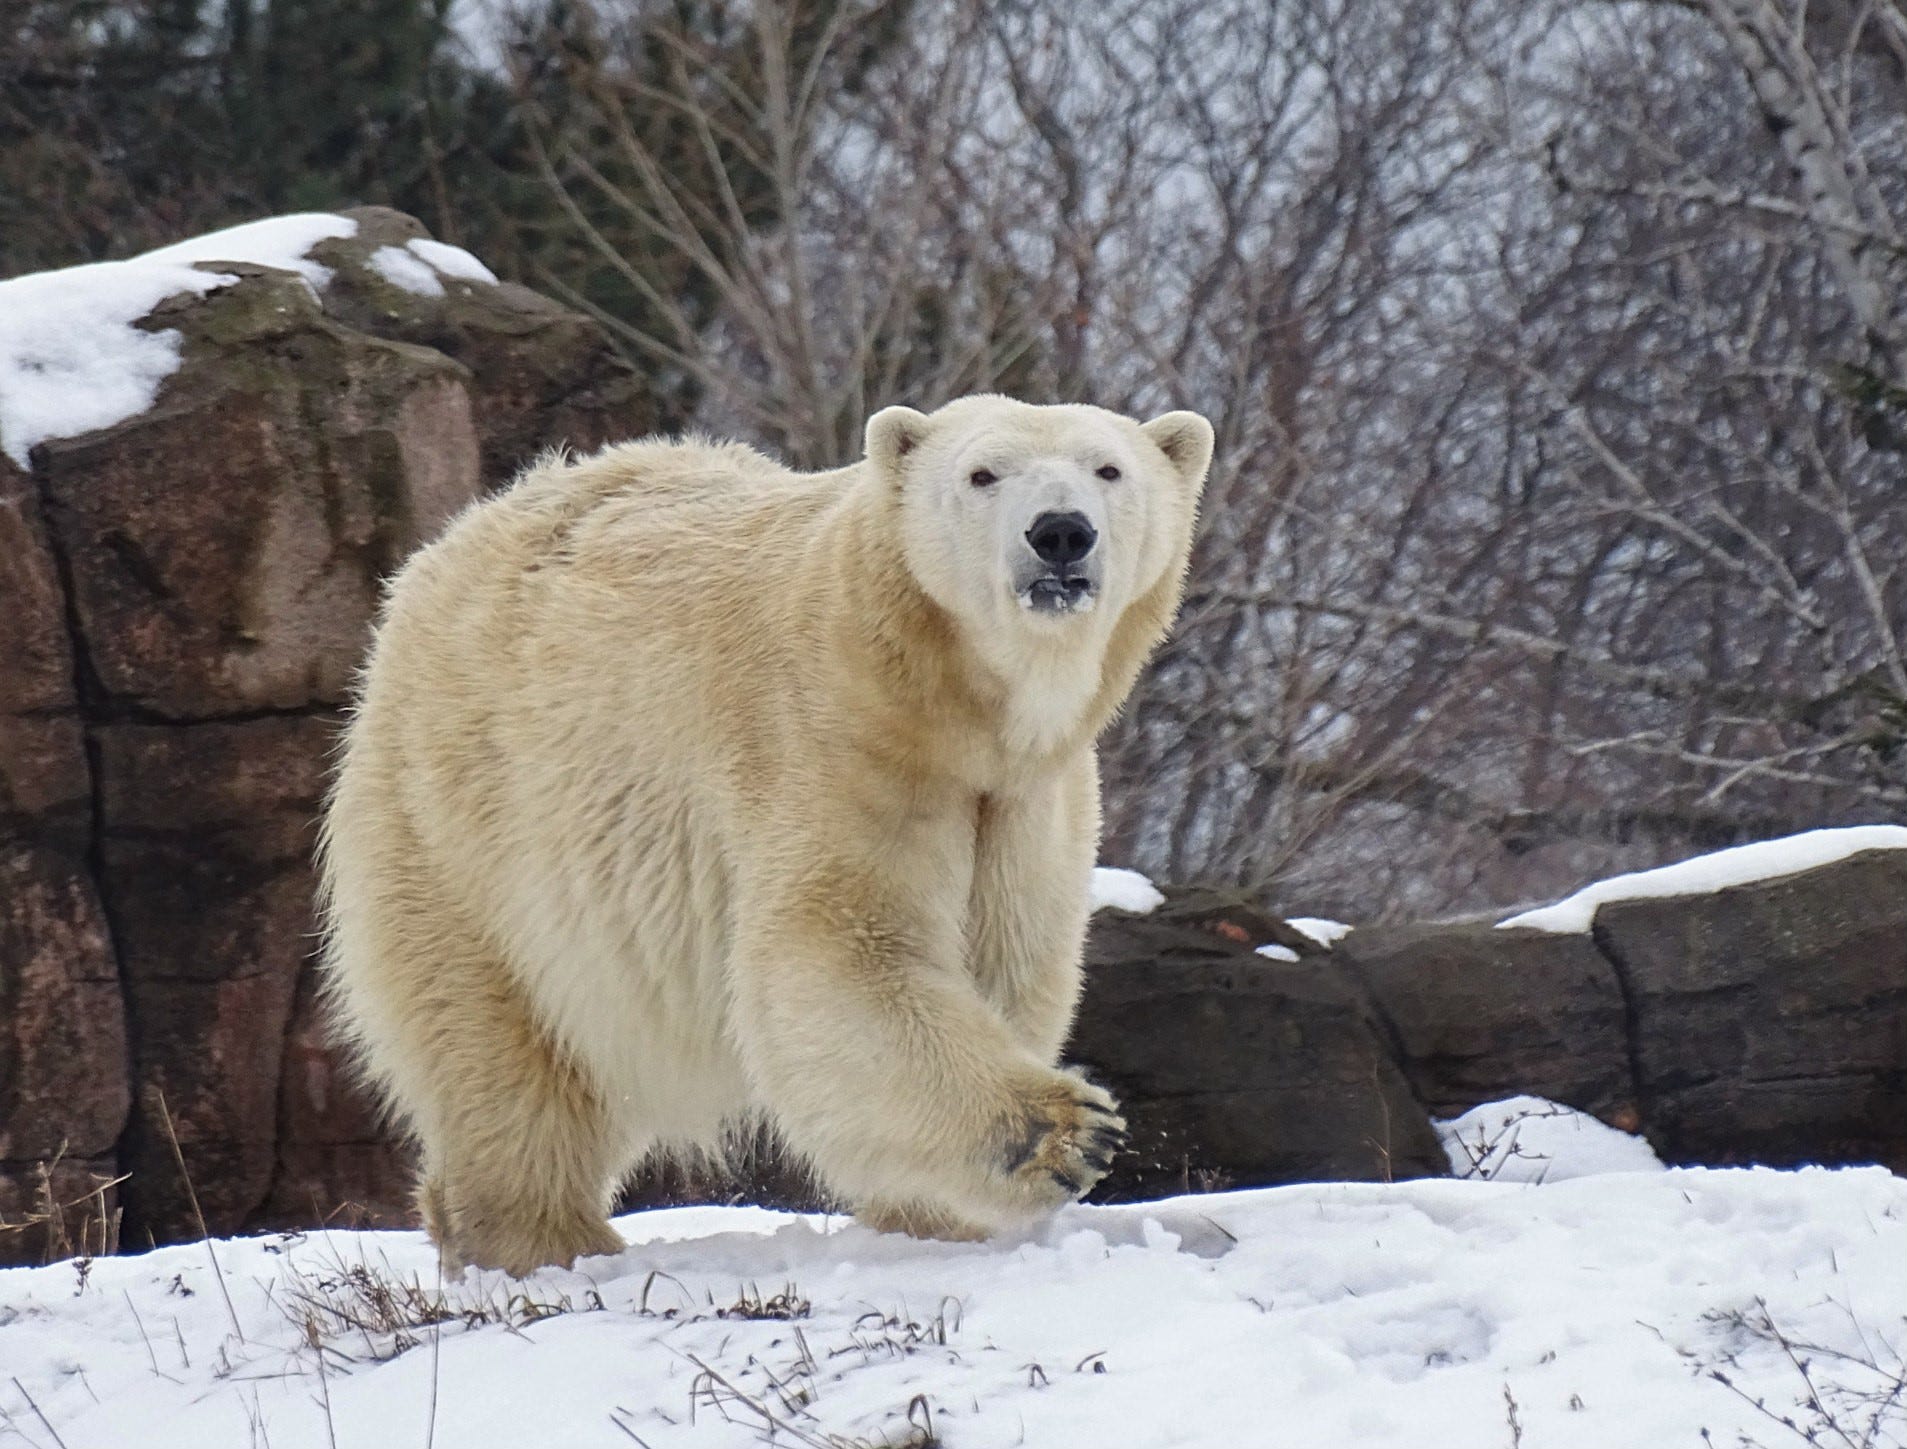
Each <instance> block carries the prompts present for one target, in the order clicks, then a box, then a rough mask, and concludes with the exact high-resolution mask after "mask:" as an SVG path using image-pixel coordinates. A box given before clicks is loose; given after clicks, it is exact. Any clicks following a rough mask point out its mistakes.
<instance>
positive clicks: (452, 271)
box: [369, 237, 497, 297]
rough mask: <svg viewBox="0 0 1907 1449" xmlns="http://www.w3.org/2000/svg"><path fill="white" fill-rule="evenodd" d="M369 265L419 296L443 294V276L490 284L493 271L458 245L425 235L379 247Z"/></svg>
mask: <svg viewBox="0 0 1907 1449" xmlns="http://www.w3.org/2000/svg"><path fill="white" fill-rule="evenodd" d="M369 261H370V266H371V269H372V270H373V271H375V272H376V273H377V274H378V275H379V276H381V277H383V278H384V280H385V281H387V282H390V283H392V284H393V285H395V286H399V287H402V288H403V289H404V290H405V291H407V292H415V293H416V294H417V295H418V296H420V297H441V296H443V295H444V284H443V280H442V279H443V278H444V277H455V278H457V279H458V280H460V281H465V282H490V283H494V282H495V281H496V279H497V274H496V273H495V272H493V271H491V270H490V269H489V268H488V267H486V266H485V265H484V264H483V263H482V262H480V261H478V260H477V259H476V258H475V257H473V256H471V255H470V253H469V252H467V251H465V250H464V249H463V248H462V247H453V246H447V245H446V244H445V243H443V242H440V241H432V240H431V239H430V238H428V237H416V238H413V239H412V240H411V241H409V242H407V243H405V244H404V245H403V246H401V247H379V248H378V249H377V250H376V251H374V252H372V253H371V255H370V259H369Z"/></svg>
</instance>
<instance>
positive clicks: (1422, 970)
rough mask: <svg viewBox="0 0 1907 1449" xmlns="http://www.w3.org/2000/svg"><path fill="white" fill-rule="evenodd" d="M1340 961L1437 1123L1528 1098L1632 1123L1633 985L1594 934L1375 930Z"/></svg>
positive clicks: (1479, 928) (1477, 928) (1469, 928)
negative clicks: (1623, 980) (1625, 993)
mask: <svg viewBox="0 0 1907 1449" xmlns="http://www.w3.org/2000/svg"><path fill="white" fill-rule="evenodd" d="M1331 959H1332V961H1333V963H1334V964H1335V965H1336V966H1337V967H1338V968H1340V969H1342V970H1344V971H1347V972H1349V973H1351V974H1352V975H1353V976H1354V977H1356V978H1357V979H1358V980H1359V981H1360V982H1362V983H1363V985H1364V986H1365V988H1366V989H1367V990H1368V991H1369V992H1370V994H1371V999H1372V1000H1373V1001H1374V1002H1375V1003H1376V1005H1377V1008H1378V1011H1379V1013H1380V1015H1381V1016H1382V1018H1383V1021H1384V1023H1385V1025H1386V1027H1387V1028H1388V1030H1389V1032H1390V1034H1391V1037H1392V1041H1393V1043H1394V1045H1395V1048H1396V1053H1397V1059H1398V1061H1399V1063H1400V1064H1401V1065H1402V1066H1403V1069H1404V1073H1405V1075H1406V1076H1408V1077H1409V1078H1410V1082H1411V1085H1412V1086H1413V1087H1414V1088H1415V1089H1416V1091H1417V1094H1418V1095H1419V1096H1420V1097H1421V1098H1422V1099H1423V1101H1424V1104H1425V1105H1426V1106H1428V1107H1429V1108H1430V1110H1431V1111H1432V1112H1433V1113H1435V1114H1436V1115H1438V1116H1440V1117H1454V1116H1456V1115H1457V1114H1458V1113H1460V1112H1463V1111H1466V1110H1468V1109H1469V1108H1471V1107H1474V1106H1476V1105H1477V1104H1478V1103H1479V1102H1487V1101H1491V1100H1492V1099H1494V1098H1500V1097H1504V1096H1509V1095H1513V1094H1514V1093H1517V1092H1530V1093H1534V1094H1536V1095H1537V1096H1541V1097H1548V1098H1549V1099H1550V1100H1551V1101H1555V1102H1564V1103H1567V1104H1568V1105H1569V1106H1572V1107H1577V1108H1580V1109H1582V1110H1583V1111H1587V1112H1593V1113H1595V1114H1596V1115H1597V1116H1599V1117H1602V1118H1604V1119H1605V1120H1615V1119H1617V1118H1619V1117H1621V1116H1622V1115H1623V1113H1624V1112H1625V1111H1627V1112H1630V1113H1633V1111H1634V1108H1635V1100H1636V1088H1635V1082H1634V1080H1633V1079H1632V1077H1631V1075H1630V1068H1629V1045H1628V1027H1627V1023H1626V1020H1625V1016H1624V1006H1623V997H1622V987H1621V984H1620V983H1619V982H1618V981H1617V979H1616V972H1615V969H1614V967H1612V966H1611V965H1610V963H1609V962H1608V961H1607V960H1606V959H1604V957H1603V955H1602V953H1601V952H1600V951H1598V950H1597V949H1596V944H1595V942H1594V941H1592V940H1591V939H1590V938H1589V937H1588V936H1561V935H1548V934H1545V933H1543V932H1541V931H1499V930H1496V929H1494V928H1493V927H1492V926H1490V925H1488V924H1472V925H1453V926H1398V927H1376V928H1365V929H1360V930H1356V931H1353V932H1352V933H1351V934H1350V935H1348V936H1346V937H1345V938H1344V939H1343V941H1342V942H1340V943H1339V944H1338V946H1337V948H1336V949H1335V950H1334V951H1333V953H1332V956H1331ZM1511 1084H1514V1085H1511Z"/></svg>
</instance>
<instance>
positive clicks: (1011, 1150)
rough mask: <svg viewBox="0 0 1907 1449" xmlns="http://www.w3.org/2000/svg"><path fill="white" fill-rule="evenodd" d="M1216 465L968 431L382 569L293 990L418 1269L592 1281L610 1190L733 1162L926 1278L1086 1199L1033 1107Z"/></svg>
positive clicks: (447, 546)
mask: <svg viewBox="0 0 1907 1449" xmlns="http://www.w3.org/2000/svg"><path fill="white" fill-rule="evenodd" d="M1211 449H1212V433H1211V428H1210V427H1209V425H1207V424H1206V422H1205V421H1204V419H1202V418H1200V417H1198V416H1197V415H1195V414H1192V413H1169V414H1167V415H1165V416H1164V417H1161V418H1158V419H1155V420H1154V421H1152V422H1150V423H1146V424H1143V425H1142V424H1139V423H1135V422H1133V421H1132V420H1130V419H1127V418H1123V417H1120V416H1118V415H1116V414H1113V413H1108V412H1103V411H1101V410H1099V409H1096V408H1088V407H1074V406H1067V407H1032V406H1028V405H1026V404H1022V403H1017V402H1013V401H1010V400H1008V399H1005V398H1000V397H978V398H967V399H963V400H961V401H959V402H956V403H952V404H949V405H948V406H946V407H945V408H942V409H940V410H939V411H938V412H935V413H933V414H931V415H923V414H921V413H918V412H914V411H912V410H910V409H906V408H889V409H887V410H885V411H884V412H882V413H880V414H878V415H876V416H875V417H874V418H873V419H872V420H871V421H870V423H869V424H868V429H867V456H866V458H865V460H864V461H862V462H860V463H857V464H855V465H853V466H851V467H848V468H844V469H840V470H837V471H834V472H828V473H818V474H798V473H794V472H791V471H789V470H788V469H786V468H784V467H782V466H781V465H779V464H777V463H775V462H774V461H772V460H770V459H768V458H766V457H764V456H762V455H761V454H759V453H757V452H755V451H753V450H751V449H749V448H746V447H742V446H739V445H732V444H730V445H721V444H711V443H703V442H680V443H669V442H641V443H632V444H626V445H622V446H618V447H612V448H609V449H607V450H605V451H603V452H601V453H598V454H596V455H595V456H593V457H589V458H585V459H581V460H579V461H573V462H572V461H565V460H560V459H557V460H549V461H546V462H544V463H543V464H541V465H539V466H537V467H535V468H533V469H531V470H530V471H529V472H527V473H526V474H525V475H524V476H523V477H522V478H521V479H519V480H518V481H517V482H516V483H515V484H514V485H513V486H512V487H511V488H509V489H508V490H507V491H505V492H503V493H501V494H499V495H497V496H496V497H494V498H492V499H490V500H488V501H486V502H484V503H482V504H479V505H478V506H476V507H474V508H472V509H471V510H470V511H468V512H467V513H465V514H464V515H463V516H462V517H461V518H460V519H459V520H457V522H456V523H455V524H453V525H452V526H451V528H450V529H449V530H448V532H447V533H446V534H445V535H444V536H443V537H442V538H441V539H439V540H438V541H437V542H436V543H434V544H432V545H431V546H430V547H428V548H426V549H424V550H423V551H422V552H420V553H419V554H418V555H416V557H414V558H413V559H412V560H411V561H410V563H409V564H408V565H407V566H406V567H405V568H404V570H403V571H402V573H401V574H399V575H398V577H397V578H396V579H395V581H394V582H393V584H392V586H391V589H390V593H389V597H388V601H387V604H386V608H385V611H384V615H383V619H382V621H381V624H380V626H379V629H378V632H377V640H376V645H375V648H374V650H373V653H372V656H371V659H370V662H369V664H368V666H367V669H366V673H365V677H364V681H363V686H362V690H361V696H360V700H359V703H358V708H357V711H356V714H355V716H354V718H353V720H352V722H351V724H350V726H349V729H348V733H347V736H346V739H345V747H344V751H343V755H342V762H341V765H340V768H339V773H338V777H337V782H336V786H335V790H334V794H333V798H332V801H331V804H330V807H329V811H328V815H327V820H326V826H325V842H324V852H323V864H324V882H325V890H326V899H327V946H326V971H327V987H328V991H329V996H330V1000H331V1002H332V1004H333V1007H334V1009H335V1011H336V1013H337V1015H338V1017H339V1019H340V1021H341V1024H342V1026H343V1028H344V1029H345V1032H346V1033H347V1035H348V1037H349V1039H350V1040H351V1041H352V1043H353V1044H354V1045H355V1047H356V1049H357V1051H358V1054H359V1056H360V1059H361V1062H362V1064H363V1067H364V1069H365V1070H366V1072H367V1073H368V1075H369V1077H370V1078H371V1079H372V1081H373V1082H374V1083H375V1084H376V1085H377V1087H378V1088H379V1089H380V1090H381V1091H382V1092H383V1094H384V1095H385V1097H386V1099H387V1101H388V1103H389V1104H390V1106H391V1107H392V1108H393V1109H394V1111H395V1112H396V1113H397V1114H398V1115H399V1117H400V1118H401V1119H402V1121H403V1122H404V1123H405V1124H406V1125H407V1127H408V1128H409V1130H410V1131H411V1132H412V1133H413V1134H414V1135H415V1137H416V1139H417V1142H418V1144H419V1146H420V1148H421V1153H422V1161H423V1181H422V1184H421V1186H420V1189H419V1200H420V1206H421V1208H422V1212H423V1216H424V1220H425V1223H426V1225H427V1227H428V1228H429V1230H430V1232H431V1234H432V1235H433V1236H434V1237H435V1238H436V1240H437V1241H438V1243H439V1244H440V1245H441V1246H442V1248H443V1249H444V1253H445V1257H446V1260H447V1262H448V1263H450V1264H451V1265H452V1266H456V1265H458V1264H464V1263H471V1264H480V1265H485V1266H492V1267H500V1268H504V1269H507V1270H509V1271H511V1272H514V1273H523V1272H527V1271H529V1270H530V1269H533V1268H535V1267H537V1266H539V1265H541V1264H546V1263H568V1262H570V1261H572V1260H573V1259H575V1258H576V1257H578V1256H581V1255H584V1254H592V1253H608V1252H615V1251H618V1250H620V1248H621V1246H622V1244H621V1241H620V1239H619V1238H618V1237H617V1235H616V1234H615V1232H614V1231H613V1229H612V1228H611V1227H610V1225H609V1223H608V1221H607V1217H606V1213H607V1210H608V1207H609V1204H610V1201H611V1198H612V1195H613V1192H614V1190H615V1187H616V1185H617V1184H618V1182H619V1181H620V1180H621V1179H622V1178H623V1177H624V1176H626V1175H627V1173H628V1172H629V1171H630V1169H631V1168H632V1167H633V1166H634V1165H635V1164H636V1163H637V1162H639V1161H640V1160H641V1159H642V1158H643V1157H644V1155H645V1154H648V1153H650V1152H652V1151H658V1150H662V1151H668V1150H681V1149H696V1148H706V1147H709V1146H712V1145H714V1144H716V1143H718V1142H719V1141H720V1140H721V1138H722V1136H723V1133H724V1130H725V1129H726V1128H730V1127H732V1126H733V1125H734V1124H735V1123H737V1122H738V1121H741V1120H746V1119H749V1118H751V1117H752V1118H765V1119H767V1120H768V1121H770V1122H771V1123H772V1124H773V1125H774V1127H775V1128H776V1130H777V1131H778V1133H779V1134H780V1136H781V1137H782V1139H783V1140H784V1141H785V1142H786V1143H787V1144H788V1145H789V1146H790V1147H791V1148H793V1149H794V1150H795V1151H797V1152H799V1153H800V1154H802V1155H803V1156H804V1157H805V1158H806V1159H808V1161H809V1162H810V1163H811V1164H812V1165H813V1167H814V1169H815V1171H816V1173H817V1176H818V1178H819V1179H820V1181H821V1182H822V1183H823V1184H824V1185H825V1186H826V1188H827V1189H829V1190H830V1191H831V1192H832V1193H833V1194H835V1195H837V1196H838V1197H839V1198H840V1199H841V1200H843V1201H844V1202H846V1203H848V1204H851V1205H853V1207H854V1208H855V1209H856V1211H857V1212H858V1213H859V1214H860V1215H861V1216H862V1217H863V1218H864V1219H865V1220H867V1221H869V1222H871V1223H874V1224H875V1225H877V1226H880V1227H884V1228H897V1229H904V1230H907V1231H911V1232H915V1233H921V1234H929V1235H936V1236H950V1237H971V1236H977V1235H981V1234H984V1233H986V1232H989V1231H993V1230H996V1229H998V1228H1000V1227H1002V1226H1005V1225H1008V1224H1011V1223H1014V1222H1016V1221H1020V1220H1024V1219H1026V1218H1028V1217H1031V1216H1033V1215H1036V1214H1039V1213H1041V1212H1043V1211H1046V1210H1049V1209H1051V1208H1052V1207H1054V1206H1056V1205H1058V1204H1060V1203H1062V1202H1064V1201H1066V1200H1068V1199H1069V1198H1071V1197H1074V1196H1076V1195H1077V1194H1079V1193H1081V1192H1083V1191H1084V1190H1086V1189H1087V1188H1088V1187H1090V1186H1091V1184H1092V1183H1093V1182H1094V1181H1096V1180H1097V1179H1098V1177H1099V1176H1100V1175H1102V1174H1103V1172H1104V1171H1105V1168H1106V1165H1107V1161H1108V1159H1109V1157H1110V1154H1111V1152H1112V1151H1113V1150H1114V1148H1115V1147H1116V1146H1117V1144H1118V1142H1119V1140H1120V1135H1121V1131H1122V1127H1123V1124H1122V1123H1121V1121H1120V1119H1119V1117H1118V1114H1117V1108H1116V1106H1115V1104H1114V1103H1113V1101H1112V1099H1111V1098H1110V1097H1108V1096H1107V1094H1106V1093H1105V1092H1103V1091H1101V1090H1100V1089H1098V1088H1097V1087H1095V1086H1093V1085H1091V1084H1090V1083H1088V1082H1086V1081H1085V1080H1083V1079H1082V1078H1081V1077H1079V1076H1077V1075H1075V1074H1073V1073H1070V1072H1067V1071H1065V1070H1062V1069H1061V1068H1059V1067H1058V1066H1057V1061H1058V1057H1059V1052H1060V1048H1061V1045H1062V1044H1063V1042H1064V1040H1065V1037H1066V1034H1067V1031H1068V1029H1069V1026H1070V1023H1071V1019H1072V1014H1073V1009H1074V1005H1075V1002H1076V999H1077V996H1078V992H1079V987H1080V955H1081V947H1082V942H1083V939H1084V934H1085V928H1086V918H1087V910H1088V904H1087V894H1088V880H1089V875H1090V872H1091V869H1092V865H1093V861H1094V853H1095V845H1096V841H1097V832H1098V822H1099V801H1098V779H1097V773H1096V767H1095V760H1094V752H1093V739H1094V736H1095V735H1096V734H1097V733H1098V731H1099V730H1100V729H1101V727H1102V726H1103V725H1104V724H1105V723H1106V722H1107V720H1108V719H1109V718H1110V717H1111V716H1112V714H1113V713H1114V711H1115V710H1117V709H1118V707H1119V706H1120V704H1121V703H1122V701H1123V700H1124V699H1125V697H1126V695H1127V693H1128V691H1129V690H1130V689H1131V687H1132V684H1133V682H1134V680H1135V678H1136V677H1137V674H1138V672H1139V669H1140V667H1141V665H1142V664H1143V662H1144V660H1145V659H1146V656H1147V655H1148V654H1149V653H1150V651H1151V650H1152V649H1153V647H1154V646H1155V645H1156V644H1157V643H1158V641H1159V640H1160V639H1161V637H1162V636H1163V635H1164V634H1165V632H1166V630H1167V628H1168V627H1169V626H1170V623H1171V621H1172V618H1173V615H1174V612H1175V610H1176V608H1177V605H1178V600H1179V594H1180V587H1181V580H1182V578H1183V575H1184V571H1185V567H1186V560H1187V554H1188V551H1189V549H1190V546H1191V540H1192V532H1193V521H1194V516H1195V512H1196V508H1197V500H1198V495H1199V492H1200V489H1201V486H1202V484H1203V480H1204V475H1205V471H1206V467H1207V465H1208V463H1209V461H1210V456H1211ZM1055 519H1057V520H1059V523H1057V524H1055V523H1054V522H1053V520H1055ZM1042 529H1044V530H1045V532H1044V533H1042V532H1041V530H1042ZM1055 529H1057V530H1059V531H1058V532H1055ZM1069 529H1070V530H1071V531H1070V532H1067V530H1069ZM1082 545H1084V546H1085V547H1086V548H1087V549H1088V552H1087V553H1085V555H1084V556H1083V557H1066V556H1067V555H1071V554H1077V553H1078V552H1079V550H1080V548H1081V546H1082ZM1055 559H1057V560H1059V561H1058V562H1057V563H1055V562H1053V560H1055Z"/></svg>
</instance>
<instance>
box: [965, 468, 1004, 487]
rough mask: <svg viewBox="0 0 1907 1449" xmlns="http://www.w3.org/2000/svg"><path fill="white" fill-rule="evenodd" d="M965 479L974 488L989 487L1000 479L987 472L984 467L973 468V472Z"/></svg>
mask: <svg viewBox="0 0 1907 1449" xmlns="http://www.w3.org/2000/svg"><path fill="white" fill-rule="evenodd" d="M967 481H968V482H969V483H971V484H973V486H974V487H976V488H990V487H992V486H993V485H994V484H995V483H998V482H999V481H1000V480H999V479H998V478H996V477H995V476H994V475H993V474H991V473H989V472H988V471H987V470H986V469H985V468H975V469H974V470H973V472H971V473H969V474H968V475H967Z"/></svg>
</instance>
